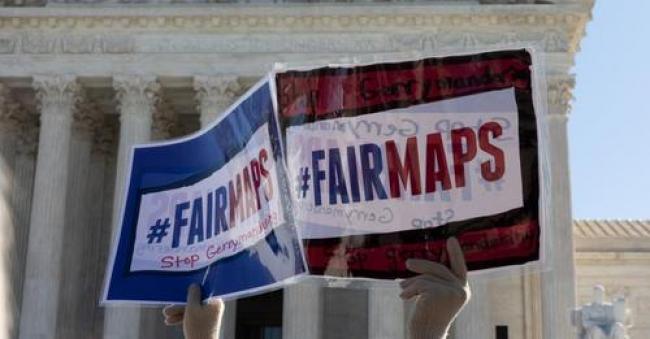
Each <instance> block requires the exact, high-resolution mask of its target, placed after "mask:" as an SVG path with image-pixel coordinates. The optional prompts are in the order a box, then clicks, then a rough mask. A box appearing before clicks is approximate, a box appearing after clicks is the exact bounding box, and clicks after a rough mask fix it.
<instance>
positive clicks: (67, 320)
mask: <svg viewBox="0 0 650 339" xmlns="http://www.w3.org/2000/svg"><path fill="white" fill-rule="evenodd" d="M73 118H74V121H73V123H72V137H71V143H70V158H69V161H68V162H69V171H68V194H67V198H66V200H67V205H66V224H65V235H66V236H65V238H64V240H63V244H64V246H63V257H64V258H74V264H72V265H63V267H62V268H61V269H62V271H63V276H62V282H63V284H62V286H61V292H60V293H61V294H60V297H59V319H58V326H57V327H58V337H59V338H81V337H84V336H86V335H87V334H88V333H91V332H92V325H93V322H92V316H93V311H94V310H95V308H96V307H97V302H96V300H97V299H90V298H89V299H88V300H84V301H82V300H81V299H80V298H79V296H80V295H84V296H90V294H88V293H87V292H88V291H89V290H90V289H89V288H88V287H89V286H88V285H92V284H94V283H95V281H94V280H93V279H92V277H91V276H90V275H89V272H88V271H86V270H85V269H86V268H87V265H86V262H87V261H88V260H89V259H90V258H92V253H93V252H95V251H96V243H97V239H88V238H87V234H88V233H91V232H92V231H93V229H94V228H95V227H98V226H99V225H93V224H91V223H89V209H90V208H91V207H92V206H93V205H94V204H95V203H96V199H94V198H93V197H88V195H87V193H86V191H87V190H88V189H89V187H88V184H89V181H88V179H89V176H90V167H91V160H90V153H91V149H92V146H93V138H94V133H95V131H96V129H97V127H98V125H99V124H100V121H101V120H100V119H101V118H102V113H101V111H100V110H99V108H98V107H97V105H95V104H94V103H92V102H87V101H86V102H83V103H82V104H81V105H80V107H79V109H77V110H76V111H75V113H74V116H73ZM87 240H90V241H91V242H90V243H86V241H87ZM87 244H89V245H90V246H87ZM94 264H95V265H97V262H95V263H94ZM84 292H86V293H84ZM69 300H79V302H76V303H69V302H66V301H69Z"/></svg>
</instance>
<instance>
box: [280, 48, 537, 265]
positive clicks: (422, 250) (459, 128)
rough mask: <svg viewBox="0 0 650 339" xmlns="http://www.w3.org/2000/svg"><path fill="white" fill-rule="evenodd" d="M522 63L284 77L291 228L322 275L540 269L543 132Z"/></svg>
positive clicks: (467, 60)
mask: <svg viewBox="0 0 650 339" xmlns="http://www.w3.org/2000/svg"><path fill="white" fill-rule="evenodd" d="M532 74H533V64H532V57H531V54H530V53H529V52H528V51H527V50H525V49H516V50H503V51H493V52H484V53H479V54H472V55H462V56H449V57H432V58H424V59H420V60H411V61H399V62H389V63H377V64H366V65H353V66H350V65H346V66H328V67H321V68H300V69H284V70H281V71H277V72H276V74H275V84H274V85H275V89H274V90H275V92H276V100H277V114H278V119H279V123H280V128H281V132H282V135H283V137H284V139H283V140H284V147H285V149H286V154H287V158H286V161H287V170H288V181H289V187H290V189H292V196H293V209H294V218H295V219H296V223H297V224H298V225H299V229H300V232H301V237H302V238H303V243H304V247H305V251H306V254H305V255H306V258H307V262H308V266H309V270H310V272H311V273H312V274H315V275H329V276H343V277H369V278H398V277H406V276H409V275H410V274H409V273H408V272H407V271H406V267H405V264H404V263H405V260H406V259H407V258H425V259H429V260H433V261H437V262H445V261H446V260H447V259H446V258H445V253H446V251H445V249H444V246H445V239H446V238H448V237H450V236H456V237H458V239H459V241H460V243H461V245H462V248H463V251H464V253H465V258H466V261H467V264H468V266H469V268H470V269H471V270H478V269H486V268H495V267H501V266H508V265H515V264H524V263H528V262H534V261H538V260H539V258H540V253H541V252H540V248H541V246H540V245H541V236H540V234H541V232H540V218H539V197H540V186H539V166H538V163H539V161H538V128H537V120H536V113H535V106H534V105H533V101H534V100H533V81H532Z"/></svg>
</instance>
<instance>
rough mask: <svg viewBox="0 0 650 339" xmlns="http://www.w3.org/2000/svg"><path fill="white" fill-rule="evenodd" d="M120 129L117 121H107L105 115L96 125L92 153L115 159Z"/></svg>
mask: <svg viewBox="0 0 650 339" xmlns="http://www.w3.org/2000/svg"><path fill="white" fill-rule="evenodd" d="M118 128H119V125H118V122H117V120H113V119H107V118H106V116H105V115H102V116H101V118H100V119H99V124H97V125H96V130H95V133H94V140H93V141H94V142H93V147H92V150H91V152H92V153H93V154H101V155H105V156H107V157H109V158H112V157H114V156H115V155H116V151H117V136H118Z"/></svg>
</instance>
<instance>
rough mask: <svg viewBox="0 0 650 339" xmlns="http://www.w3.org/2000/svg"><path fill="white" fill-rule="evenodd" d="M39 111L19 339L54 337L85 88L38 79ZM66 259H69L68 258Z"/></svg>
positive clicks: (65, 79) (61, 79)
mask: <svg viewBox="0 0 650 339" xmlns="http://www.w3.org/2000/svg"><path fill="white" fill-rule="evenodd" d="M34 88H35V89H36V94H37V99H38V101H39V104H40V111H41V130H40V138H39V146H38V158H37V162H36V163H37V168H36V178H35V183H34V201H33V207H32V213H31V220H30V229H29V247H28V253H27V265H26V272H25V283H24V289H23V304H22V312H21V317H20V338H24V339H34V338H38V339H42V338H55V336H56V318H57V303H58V300H59V299H58V298H59V287H60V286H59V285H60V282H61V270H60V268H61V262H62V260H61V259H62V258H61V253H62V245H63V230H64V223H65V211H66V208H65V196H66V191H67V182H68V169H69V168H68V157H69V154H70V152H69V151H70V134H71V133H70V132H71V128H72V114H73V110H74V108H75V105H76V102H77V100H78V98H79V93H80V90H81V87H80V86H79V84H78V83H77V81H76V78H75V77H74V76H72V75H56V76H35V77H34ZM66 260H67V258H66Z"/></svg>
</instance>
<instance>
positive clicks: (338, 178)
mask: <svg viewBox="0 0 650 339" xmlns="http://www.w3.org/2000/svg"><path fill="white" fill-rule="evenodd" d="M329 172H330V173H329V174H330V176H329V186H330V205H336V200H337V199H336V196H337V195H339V194H340V195H341V202H342V203H344V204H347V203H349V202H350V198H348V188H347V186H346V184H345V177H344V176H343V167H342V166H341V153H340V152H339V149H338V148H330V151H329Z"/></svg>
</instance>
